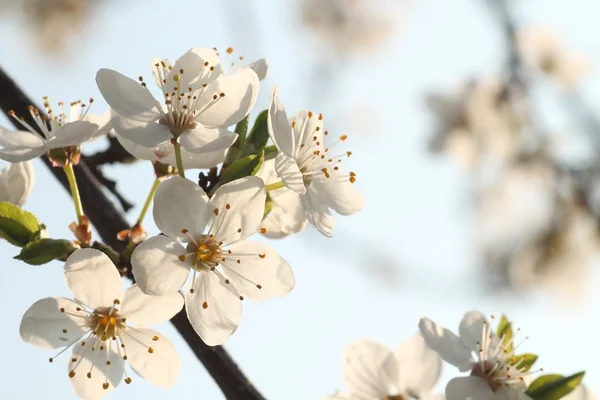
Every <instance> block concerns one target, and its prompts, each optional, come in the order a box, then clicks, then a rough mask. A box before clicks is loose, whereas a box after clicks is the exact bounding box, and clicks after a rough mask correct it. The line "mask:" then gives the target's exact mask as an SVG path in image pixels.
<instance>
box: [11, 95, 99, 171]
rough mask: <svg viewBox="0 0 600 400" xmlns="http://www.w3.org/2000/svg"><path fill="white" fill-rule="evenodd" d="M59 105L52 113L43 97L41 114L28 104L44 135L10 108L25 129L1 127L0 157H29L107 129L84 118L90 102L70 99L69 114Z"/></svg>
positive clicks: (13, 160) (27, 158)
mask: <svg viewBox="0 0 600 400" xmlns="http://www.w3.org/2000/svg"><path fill="white" fill-rule="evenodd" d="M92 101H93V99H90V103H91V102H92ZM58 105H59V108H60V112H59V113H58V114H55V113H54V112H53V110H52V109H51V108H50V103H49V101H48V98H47V97H45V98H44V106H45V107H46V113H47V115H48V116H47V117H46V116H43V115H41V114H40V112H39V111H38V110H37V109H36V108H34V107H33V106H30V107H29V113H30V115H31V118H33V120H34V121H35V127H37V128H38V129H39V130H40V131H42V133H43V135H44V136H43V137H42V136H40V135H38V133H37V131H36V130H35V129H34V126H31V125H29V124H28V123H27V122H26V121H25V120H24V119H22V118H19V116H17V115H16V114H15V113H14V112H13V111H10V112H9V116H11V117H12V118H14V119H15V120H16V121H18V122H19V123H20V124H21V125H22V126H23V127H24V128H25V129H27V130H26V131H9V130H6V129H3V128H0V146H2V147H3V148H2V149H0V159H2V160H5V161H8V162H13V163H14V162H21V161H27V160H31V159H33V158H36V157H39V156H41V155H42V154H44V153H45V152H47V151H49V150H52V149H58V148H69V147H77V146H79V145H81V144H82V143H84V142H87V141H89V140H90V139H92V138H94V137H95V136H96V135H99V134H102V131H103V130H105V129H108V130H109V129H110V128H109V127H108V126H103V127H102V129H101V127H100V126H98V125H97V124H95V123H91V122H88V121H85V118H86V117H87V116H88V115H87V113H88V111H89V106H86V105H85V104H82V103H81V101H76V102H73V103H71V111H70V113H69V116H67V114H66V113H65V111H64V108H63V103H62V102H61V103H58Z"/></svg>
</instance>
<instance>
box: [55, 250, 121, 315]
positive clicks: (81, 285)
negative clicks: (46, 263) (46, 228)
mask: <svg viewBox="0 0 600 400" xmlns="http://www.w3.org/2000/svg"><path fill="white" fill-rule="evenodd" d="M64 268H65V282H66V283H67V286H68V287H69V289H70V290H71V292H72V293H73V296H74V297H75V299H77V300H79V301H81V302H83V303H84V304H85V305H87V306H89V307H91V308H98V307H110V306H112V304H113V301H114V300H115V299H119V297H120V296H121V276H120V275H119V273H118V272H117V268H116V267H115V265H114V264H113V262H112V261H111V260H110V258H108V256H107V255H106V254H104V253H103V252H101V251H99V250H95V249H79V250H76V251H75V252H74V253H73V254H71V255H70V256H69V258H67V261H66V262H65V267H64Z"/></svg>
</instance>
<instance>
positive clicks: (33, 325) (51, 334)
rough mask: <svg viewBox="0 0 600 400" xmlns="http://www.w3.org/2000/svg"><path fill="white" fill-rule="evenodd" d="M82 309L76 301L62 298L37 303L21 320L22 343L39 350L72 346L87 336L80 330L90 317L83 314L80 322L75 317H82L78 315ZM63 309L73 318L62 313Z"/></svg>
mask: <svg viewBox="0 0 600 400" xmlns="http://www.w3.org/2000/svg"><path fill="white" fill-rule="evenodd" d="M79 307H80V306H79V304H77V303H76V302H74V301H73V300H69V299H65V298H62V297H46V298H45V299H41V300H38V301H36V302H35V303H33V305H32V306H31V307H29V309H28V310H27V311H25V314H23V319H21V326H20V327H19V334H20V335H21V339H23V341H25V342H27V343H30V344H32V345H34V346H36V347H38V348H40V349H56V348H58V347H65V346H68V345H70V344H71V343H73V342H74V341H76V340H77V339H79V338H80V337H81V336H82V335H83V334H84V333H85V330H84V329H82V328H79V326H80V325H83V324H84V323H85V317H86V316H87V314H83V313H81V314H82V316H81V318H77V317H74V316H73V314H80V313H79V312H77V311H76V309H77V308H79ZM61 309H63V310H65V311H67V312H69V313H70V314H71V315H67V314H66V313H64V312H61V311H60V310H61ZM65 330H66V332H65Z"/></svg>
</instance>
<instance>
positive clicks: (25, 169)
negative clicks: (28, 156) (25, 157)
mask: <svg viewBox="0 0 600 400" xmlns="http://www.w3.org/2000/svg"><path fill="white" fill-rule="evenodd" d="M3 174H6V185H7V186H6V188H5V190H6V191H7V192H8V193H6V195H7V196H5V195H2V196H1V197H2V201H9V202H11V203H13V204H16V205H18V206H22V205H23V203H25V200H27V197H28V196H29V193H30V192H31V189H32V188H33V184H34V183H35V173H34V169H33V164H32V163H31V162H29V161H24V162H20V163H15V164H10V165H9V166H7V167H6V168H5V170H4V171H3Z"/></svg>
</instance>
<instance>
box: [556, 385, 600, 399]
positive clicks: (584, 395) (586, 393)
mask: <svg viewBox="0 0 600 400" xmlns="http://www.w3.org/2000/svg"><path fill="white" fill-rule="evenodd" d="M562 400H597V397H596V393H594V392H593V391H592V390H591V389H590V388H589V387H587V386H586V385H583V384H580V385H579V386H577V389H575V390H573V391H572V392H571V393H569V394H568V395H566V396H565V397H563V398H562Z"/></svg>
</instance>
